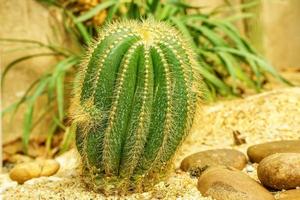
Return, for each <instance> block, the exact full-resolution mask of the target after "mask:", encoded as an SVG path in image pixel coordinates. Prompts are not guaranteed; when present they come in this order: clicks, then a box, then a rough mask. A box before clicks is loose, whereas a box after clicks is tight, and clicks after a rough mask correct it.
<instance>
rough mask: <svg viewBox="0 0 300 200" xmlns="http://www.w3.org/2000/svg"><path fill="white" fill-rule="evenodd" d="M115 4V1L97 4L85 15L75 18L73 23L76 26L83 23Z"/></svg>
mask: <svg viewBox="0 0 300 200" xmlns="http://www.w3.org/2000/svg"><path fill="white" fill-rule="evenodd" d="M116 3H117V2H116V1H115V0H111V1H104V2H103V3H99V4H98V5H97V6H95V7H94V8H92V9H90V10H89V11H87V12H86V13H84V14H82V15H80V16H79V17H77V18H76V19H75V20H74V22H75V23H76V24H77V23H79V22H84V21H86V20H88V19H91V18H92V17H94V16H95V15H97V14H98V13H99V12H101V11H102V10H105V9H107V8H109V7H111V6H112V5H114V4H116Z"/></svg>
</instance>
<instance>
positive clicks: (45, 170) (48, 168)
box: [38, 160, 59, 176]
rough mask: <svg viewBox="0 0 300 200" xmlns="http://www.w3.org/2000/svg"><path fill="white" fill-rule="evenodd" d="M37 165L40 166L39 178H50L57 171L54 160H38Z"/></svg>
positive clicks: (56, 163)
mask: <svg viewBox="0 0 300 200" xmlns="http://www.w3.org/2000/svg"><path fill="white" fill-rule="evenodd" d="M38 163H39V164H40V166H42V171H41V174H40V176H51V175H53V174H55V173H56V172H57V171H58V170H59V163H58V162H57V161H55V160H39V161H38Z"/></svg>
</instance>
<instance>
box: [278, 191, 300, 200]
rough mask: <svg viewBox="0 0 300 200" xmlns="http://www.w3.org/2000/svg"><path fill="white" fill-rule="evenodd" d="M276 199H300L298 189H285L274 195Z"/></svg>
mask: <svg viewBox="0 0 300 200" xmlns="http://www.w3.org/2000/svg"><path fill="white" fill-rule="evenodd" d="M276 199H277V200H300V189H299V190H287V191H284V192H280V193H279V194H277V195H276Z"/></svg>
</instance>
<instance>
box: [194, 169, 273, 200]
mask: <svg viewBox="0 0 300 200" xmlns="http://www.w3.org/2000/svg"><path fill="white" fill-rule="evenodd" d="M198 190H199V191H200V192H201V194H202V195H204V196H211V197H212V198H213V199H215V200H275V198H274V197H273V195H272V194H271V193H270V192H269V191H268V190H266V189H265V188H264V187H262V186H261V185H260V184H259V183H258V182H256V181H255V180H254V179H252V178H250V177H249V176H247V175H246V174H244V173H243V172H241V171H238V170H236V169H234V168H229V167H225V166H217V167H211V168H209V169H207V170H206V171H204V172H203V174H202V175H201V176H200V177H199V179H198Z"/></svg>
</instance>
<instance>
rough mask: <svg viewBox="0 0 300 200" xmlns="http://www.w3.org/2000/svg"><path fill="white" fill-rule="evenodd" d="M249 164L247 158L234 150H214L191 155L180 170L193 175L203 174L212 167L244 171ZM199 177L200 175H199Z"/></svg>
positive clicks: (182, 163) (183, 162)
mask: <svg viewBox="0 0 300 200" xmlns="http://www.w3.org/2000/svg"><path fill="white" fill-rule="evenodd" d="M246 164H247V158H246V156H245V155H244V154H243V153H242V152H240V151H237V150H234V149H214V150H207V151H201V152H198V153H194V154H192V155H189V156H188V157H186V158H185V159H183V161H182V162H181V166H180V168H181V169H182V170H183V171H189V172H191V173H196V172H202V171H203V170H205V169H207V168H208V167H211V166H218V165H224V166H229V167H234V168H236V169H239V170H242V169H243V168H244V167H245V166H246ZM198 175H199V174H198Z"/></svg>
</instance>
